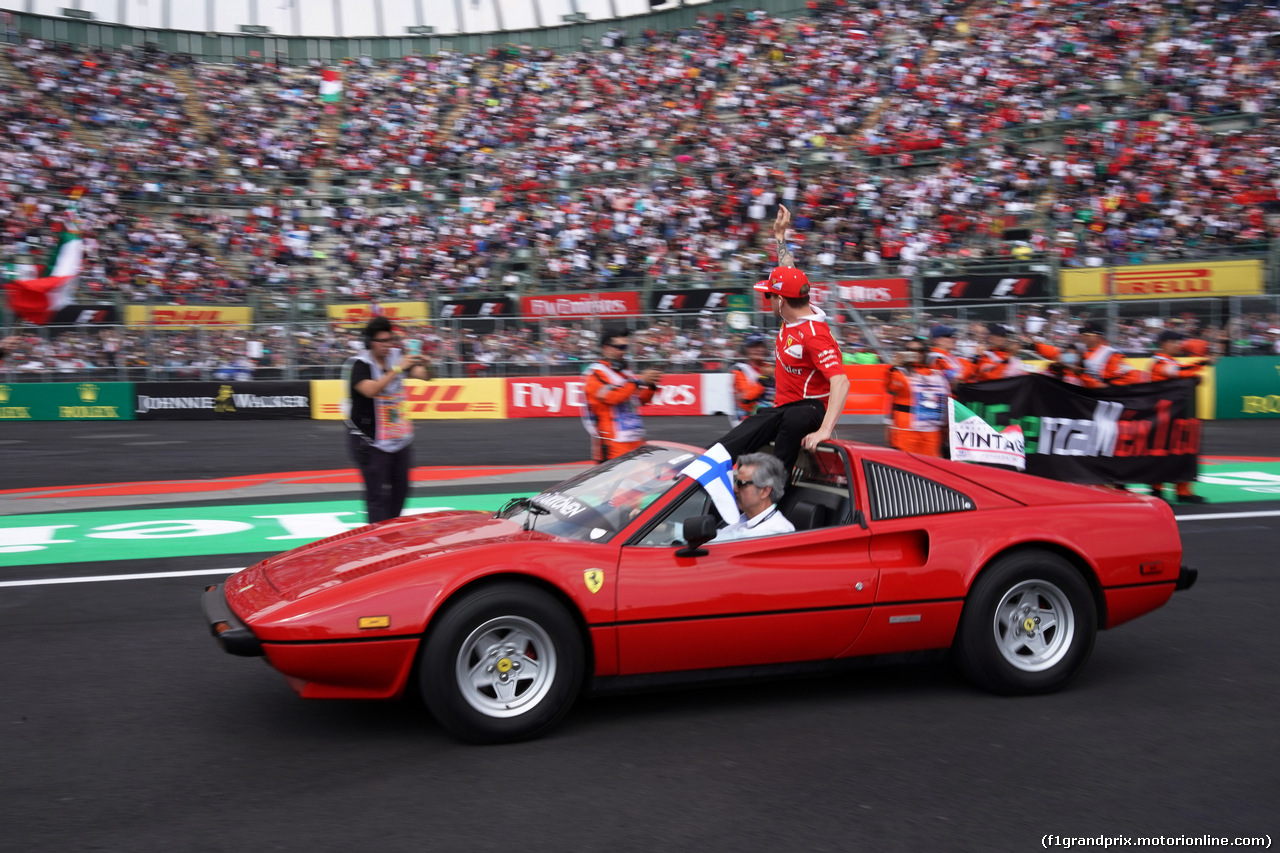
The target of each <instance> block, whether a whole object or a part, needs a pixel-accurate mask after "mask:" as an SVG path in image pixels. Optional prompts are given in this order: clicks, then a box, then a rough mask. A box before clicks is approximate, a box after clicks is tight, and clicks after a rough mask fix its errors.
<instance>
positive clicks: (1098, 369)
mask: <svg viewBox="0 0 1280 853" xmlns="http://www.w3.org/2000/svg"><path fill="white" fill-rule="evenodd" d="M1115 356H1121V359H1123V354H1122V353H1121V352H1120V351H1119V350H1118V349H1116V348H1115V347H1112V346H1109V345H1108V344H1098V345H1097V346H1096V347H1094V348H1093V350H1092V351H1090V352H1087V353H1085V354H1084V360H1083V364H1084V372H1085V373H1087V374H1089V375H1090V376H1092V377H1093V378H1094V379H1097V380H1100V381H1102V382H1113V381H1114V380H1116V379H1119V378H1121V377H1123V376H1125V375H1126V374H1128V373H1129V371H1130V370H1131V369H1132V368H1130V367H1129V365H1127V364H1125V363H1124V362H1123V361H1122V360H1120V359H1117V365H1116V369H1115V371H1114V372H1112V371H1110V370H1108V367H1109V365H1110V364H1111V360H1112V359H1113V358H1115Z"/></svg>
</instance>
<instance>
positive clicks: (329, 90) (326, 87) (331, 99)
mask: <svg viewBox="0 0 1280 853" xmlns="http://www.w3.org/2000/svg"><path fill="white" fill-rule="evenodd" d="M320 100H321V101H324V102H325V103H326V104H336V103H338V101H340V100H342V72H340V71H335V70H333V69H331V68H326V69H324V70H323V71H321V72H320Z"/></svg>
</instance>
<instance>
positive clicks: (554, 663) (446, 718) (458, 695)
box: [418, 583, 586, 743]
mask: <svg viewBox="0 0 1280 853" xmlns="http://www.w3.org/2000/svg"><path fill="white" fill-rule="evenodd" d="M585 657H586V656H585V652H584V650H583V647H582V639H581V635H580V634H579V633H578V627H577V625H576V624H575V623H574V620H573V618H572V616H571V615H570V614H569V613H568V612H567V611H566V610H565V608H564V606H563V605H562V604H561V603H560V602H559V601H557V600H556V599H555V598H554V597H552V596H551V595H550V594H549V593H547V592H545V591H543V590H541V589H538V588H536V587H533V586H528V585H525V584H518V583H503V584H497V585H494V586H487V587H483V588H481V589H478V590H476V591H474V592H471V593H466V594H464V595H463V596H462V597H461V598H459V599H458V600H457V601H454V602H452V603H451V604H449V605H448V607H447V608H446V609H445V611H444V612H443V613H441V614H440V615H438V616H437V617H436V618H435V619H434V620H433V621H432V624H431V627H430V630H429V632H428V635H427V641H426V647H425V648H424V649H423V653H422V658H421V660H420V662H419V664H418V684H419V689H420V690H421V691H422V698H423V699H424V700H425V702H426V704H427V707H428V708H430V709H431V713H432V714H433V715H434V716H435V718H436V719H437V720H439V721H440V724H441V725H442V726H444V727H445V728H446V729H447V730H448V731H449V732H451V733H452V734H453V735H455V736H456V737H458V738H460V739H462V740H465V741H470V742H471V743H507V742H511V741H517V740H524V739H526V738H531V737H536V736H538V735H540V734H543V733H544V732H546V731H547V730H548V729H550V728H551V727H552V726H554V725H555V724H556V723H557V722H559V721H560V719H561V718H562V717H563V716H564V715H565V714H566V713H568V711H569V708H570V707H572V706H573V703H574V700H575V699H577V697H578V693H579V691H580V689H581V686H582V681H583V668H584V666H585Z"/></svg>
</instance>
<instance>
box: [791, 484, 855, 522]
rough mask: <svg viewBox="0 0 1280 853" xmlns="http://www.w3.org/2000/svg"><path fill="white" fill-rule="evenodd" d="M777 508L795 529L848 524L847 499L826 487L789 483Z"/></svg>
mask: <svg viewBox="0 0 1280 853" xmlns="http://www.w3.org/2000/svg"><path fill="white" fill-rule="evenodd" d="M778 510H779V511H780V512H781V513H782V514H783V515H784V516H786V518H787V520H788V521H790V522H791V523H792V524H793V525H795V528H796V530H813V529H815V528H818V527H830V526H832V525H837V524H848V523H849V522H850V519H849V518H848V515H849V499H848V498H847V497H845V496H843V495H840V494H837V493H835V492H832V491H827V490H826V489H816V488H812V487H808V486H803V485H791V486H788V487H787V490H786V491H785V492H784V493H783V495H782V500H781V501H779V502H778Z"/></svg>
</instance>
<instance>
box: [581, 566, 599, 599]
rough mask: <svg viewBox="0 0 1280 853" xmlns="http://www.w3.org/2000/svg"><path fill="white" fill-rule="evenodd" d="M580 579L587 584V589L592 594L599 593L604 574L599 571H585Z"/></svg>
mask: <svg viewBox="0 0 1280 853" xmlns="http://www.w3.org/2000/svg"><path fill="white" fill-rule="evenodd" d="M582 579H583V580H584V581H586V582H587V589H588V590H590V591H591V592H592V594H594V593H597V592H599V591H600V587H602V586H604V572H602V571H601V570H600V569H587V570H586V571H585V572H583V573H582Z"/></svg>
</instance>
